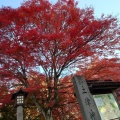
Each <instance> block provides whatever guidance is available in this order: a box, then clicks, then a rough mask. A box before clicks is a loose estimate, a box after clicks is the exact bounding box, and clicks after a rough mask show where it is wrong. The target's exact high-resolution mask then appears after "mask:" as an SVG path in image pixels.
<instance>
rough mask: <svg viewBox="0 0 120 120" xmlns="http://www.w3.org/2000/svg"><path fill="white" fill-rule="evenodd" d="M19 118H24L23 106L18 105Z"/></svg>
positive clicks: (21, 119)
mask: <svg viewBox="0 0 120 120" xmlns="http://www.w3.org/2000/svg"><path fill="white" fill-rule="evenodd" d="M17 120H23V106H18V107H17Z"/></svg>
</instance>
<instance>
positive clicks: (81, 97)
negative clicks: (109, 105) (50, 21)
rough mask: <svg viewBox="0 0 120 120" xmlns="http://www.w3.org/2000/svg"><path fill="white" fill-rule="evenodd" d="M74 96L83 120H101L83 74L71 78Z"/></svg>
mask: <svg viewBox="0 0 120 120" xmlns="http://www.w3.org/2000/svg"><path fill="white" fill-rule="evenodd" d="M72 81H73V85H74V89H75V93H76V97H77V100H78V103H79V106H80V108H81V112H82V114H83V119H84V120H101V117H100V114H99V111H98V109H97V106H96V104H95V101H94V99H93V97H92V95H91V93H90V91H89V88H88V86H87V83H86V80H85V79H84V77H83V76H74V77H73V78H72Z"/></svg>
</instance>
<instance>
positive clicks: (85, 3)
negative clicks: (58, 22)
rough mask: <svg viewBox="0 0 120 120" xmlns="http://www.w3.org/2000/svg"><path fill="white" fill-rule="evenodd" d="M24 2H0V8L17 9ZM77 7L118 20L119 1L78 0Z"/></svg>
mask: <svg viewBox="0 0 120 120" xmlns="http://www.w3.org/2000/svg"><path fill="white" fill-rule="evenodd" d="M23 1H26V0H0V8H1V7H2V6H11V7H13V8H17V7H19V6H20V5H21V3H23ZM50 1H51V2H53V3H54V2H55V1H57V0H50ZM78 1H79V7H80V8H84V7H89V6H91V7H93V8H94V12H95V16H96V17H100V16H101V14H102V13H104V14H105V15H109V14H112V15H113V16H117V17H118V18H119V20H120V0H78Z"/></svg>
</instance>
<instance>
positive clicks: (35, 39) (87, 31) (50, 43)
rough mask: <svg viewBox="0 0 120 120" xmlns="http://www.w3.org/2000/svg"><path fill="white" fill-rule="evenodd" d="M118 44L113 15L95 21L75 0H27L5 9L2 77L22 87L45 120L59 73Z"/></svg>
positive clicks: (0, 14)
mask: <svg viewBox="0 0 120 120" xmlns="http://www.w3.org/2000/svg"><path fill="white" fill-rule="evenodd" d="M118 44H119V28H118V23H117V19H116V18H114V17H112V16H107V17H105V16H102V17H101V18H99V19H96V18H95V17H94V10H93V9H92V8H89V7H88V8H85V9H80V8H78V7H77V4H76V2H75V1H74V0H61V1H58V2H57V3H56V4H54V5H53V4H51V3H50V2H49V1H47V0H28V1H26V2H25V3H23V4H22V5H21V6H20V7H19V8H17V9H13V8H10V7H3V8H0V81H2V82H4V81H5V83H9V84H10V86H8V88H10V87H11V86H12V89H13V87H16V86H17V87H18V85H20V86H22V87H23V88H24V89H25V88H26V90H28V91H29V92H30V93H31V94H30V96H31V98H32V101H33V102H34V104H35V105H36V107H37V108H38V110H39V111H40V112H41V114H43V116H44V118H45V119H47V118H48V117H53V116H54V112H53V111H52V110H53V109H56V105H58V103H59V99H58V96H59V94H60V93H59V82H60V77H61V76H62V73H63V72H64V71H65V70H66V69H67V68H69V66H72V65H73V64H74V63H76V62H78V61H79V62H82V60H84V58H86V57H88V56H91V55H93V54H98V55H108V54H109V53H112V52H113V51H114V49H117V48H118ZM31 71H32V72H31ZM34 73H35V74H34ZM37 73H38V75H37V76H36V74H37ZM32 75H33V76H32ZM30 79H32V80H30ZM42 83H45V85H42ZM65 84H66V83H65ZM15 89H16V88H15ZM61 92H64V90H61ZM65 92H66V91H65ZM63 96H64V95H63ZM64 97H66V99H67V97H69V95H65V96H64ZM64 97H63V98H64ZM38 98H39V100H38V101H37V99H38ZM63 98H62V99H63ZM71 99H72V97H71ZM41 100H43V101H42V102H41ZM66 109H68V108H66ZM66 109H65V110H66ZM61 110H62V109H60V110H59V111H61ZM52 114H53V116H52ZM58 119H59V118H58Z"/></svg>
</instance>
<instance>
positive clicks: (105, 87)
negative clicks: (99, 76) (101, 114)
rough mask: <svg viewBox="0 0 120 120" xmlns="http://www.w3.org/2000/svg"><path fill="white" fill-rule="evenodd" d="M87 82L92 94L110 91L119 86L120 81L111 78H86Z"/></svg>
mask: <svg viewBox="0 0 120 120" xmlns="http://www.w3.org/2000/svg"><path fill="white" fill-rule="evenodd" d="M87 84H88V87H89V89H90V92H91V93H92V94H105V93H111V92H112V91H113V90H116V89H118V88H119V87H120V82H113V81H111V80H106V81H99V80H87Z"/></svg>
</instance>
